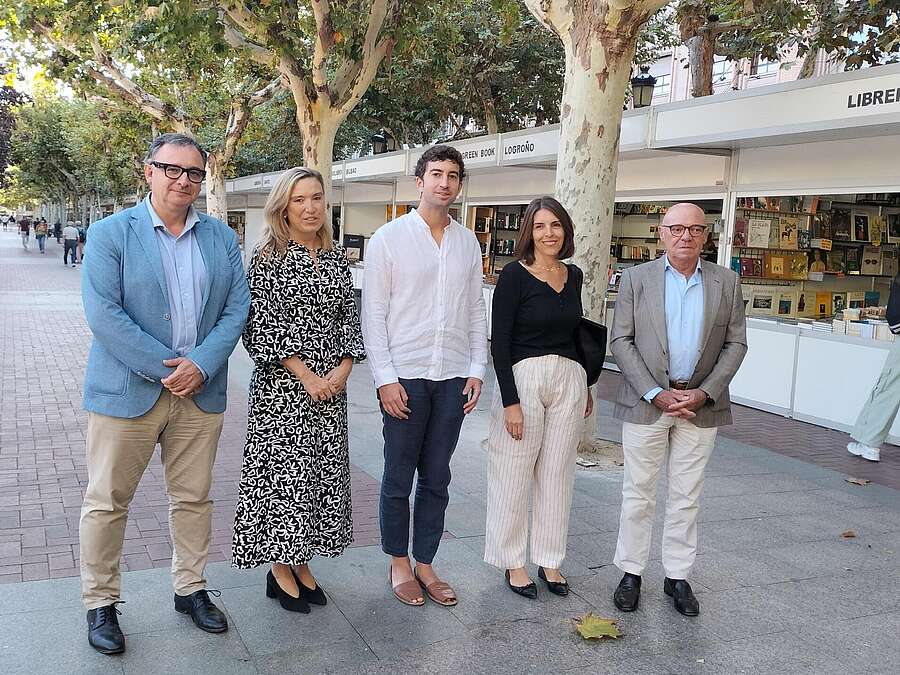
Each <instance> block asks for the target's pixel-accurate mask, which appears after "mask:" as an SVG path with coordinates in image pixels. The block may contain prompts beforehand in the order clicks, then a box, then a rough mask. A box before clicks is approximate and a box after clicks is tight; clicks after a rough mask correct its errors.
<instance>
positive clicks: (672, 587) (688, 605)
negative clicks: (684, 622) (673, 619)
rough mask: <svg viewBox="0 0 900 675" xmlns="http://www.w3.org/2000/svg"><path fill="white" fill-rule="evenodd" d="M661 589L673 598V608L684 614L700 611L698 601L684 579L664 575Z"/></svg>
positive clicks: (694, 613) (695, 613) (695, 614)
mask: <svg viewBox="0 0 900 675" xmlns="http://www.w3.org/2000/svg"><path fill="white" fill-rule="evenodd" d="M663 591H664V592H665V594H666V595H668V596H670V597H671V598H673V599H674V600H675V609H677V610H678V611H679V612H681V613H682V614H684V615H685V616H697V615H698V614H699V613H700V603H699V602H697V598H695V597H694V591H692V590H691V585H690V584H689V583H688V582H687V581H686V580H685V579H670V578H669V577H666V580H665V581H664V582H663Z"/></svg>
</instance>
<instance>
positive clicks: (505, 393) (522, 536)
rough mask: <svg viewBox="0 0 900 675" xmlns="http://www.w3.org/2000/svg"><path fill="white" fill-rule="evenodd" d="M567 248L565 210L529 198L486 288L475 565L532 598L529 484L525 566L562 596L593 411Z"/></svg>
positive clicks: (575, 273) (575, 276) (577, 283)
mask: <svg viewBox="0 0 900 675" xmlns="http://www.w3.org/2000/svg"><path fill="white" fill-rule="evenodd" d="M574 250H575V246H574V231H573V228H572V219H571V218H570V217H569V214H568V213H567V212H566V210H565V209H564V208H563V207H562V205H561V204H560V203H559V202H558V201H556V200H555V199H553V198H552V197H541V198H539V199H535V200H534V201H532V202H531V204H529V205H528V209H527V210H526V211H525V216H524V218H523V221H522V234H521V237H520V239H519V244H518V246H517V249H516V257H517V260H516V261H515V262H511V263H509V264H508V265H507V266H506V267H504V268H503V271H502V272H501V273H500V279H499V280H498V282H497V289H496V290H495V292H494V301H493V328H492V338H491V353H492V355H493V357H494V369H495V370H496V373H497V385H498V386H497V391H496V392H495V395H494V403H493V407H492V417H491V429H490V436H489V438H488V449H489V461H488V499H487V527H486V540H485V553H484V559H485V561H486V562H488V563H490V564H492V565H494V566H495V567H499V568H501V569H505V570H506V581H507V584H508V585H509V587H510V588H511V589H512V590H513V591H514V592H516V593H518V594H519V595H524V596H525V597H529V598H534V597H536V596H537V588H536V587H535V585H534V583H533V582H532V581H531V579H530V577H529V576H528V571H527V570H526V569H525V546H526V538H527V522H526V518H527V513H528V490H529V488H532V491H533V516H532V528H531V560H532V562H533V563H535V564H536V565H538V566H539V567H538V576H539V577H540V578H541V579H542V580H543V581H544V582H545V583H546V584H547V587H548V589H549V590H550V591H551V592H553V593H556V594H557V595H566V594H567V593H568V592H569V585H568V583H567V582H566V580H565V579H564V578H563V576H562V575H561V574H560V571H559V567H560V565H561V563H562V560H563V558H564V557H565V553H566V537H567V534H568V526H569V509H570V507H571V504H572V484H573V482H574V480H575V458H576V452H577V449H578V442H579V440H580V438H581V431H582V427H583V418H584V417H585V416H586V415H588V414H589V413H590V409H591V407H592V406H593V402H592V400H591V397H590V392H589V391H588V388H587V376H586V375H585V372H584V368H583V367H582V366H581V364H580V363H579V362H578V357H577V354H576V351H575V328H576V327H577V326H578V323H579V321H580V320H581V311H582V308H581V285H582V280H583V275H582V272H581V270H580V269H579V268H578V267H576V266H575V265H567V264H564V263H562V262H560V260H561V259H564V258H569V257H571V256H572V254H573V253H574Z"/></svg>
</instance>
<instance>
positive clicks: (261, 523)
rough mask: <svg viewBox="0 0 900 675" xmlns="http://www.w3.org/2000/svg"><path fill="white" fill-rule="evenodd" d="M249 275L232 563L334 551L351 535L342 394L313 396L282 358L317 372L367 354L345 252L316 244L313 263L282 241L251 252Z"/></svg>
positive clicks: (287, 560) (300, 558)
mask: <svg viewBox="0 0 900 675" xmlns="http://www.w3.org/2000/svg"><path fill="white" fill-rule="evenodd" d="M247 280H248V282H249V285H250V296H251V303H250V314H249V316H248V318H247V326H246V328H245V329H244V334H243V341H244V346H245V347H246V349H247V352H248V353H249V355H250V357H251V358H252V359H253V361H254V364H255V368H254V370H253V376H252V378H251V380H250V405H249V416H248V421H247V443H246V446H245V447H244V460H243V467H242V469H241V483H240V491H239V494H238V503H237V509H236V512H235V520H234V539H233V542H232V564H233V566H234V567H240V568H249V567H256V566H258V565H262V564H265V563H271V562H279V563H284V564H302V563H305V562H307V561H309V560H310V559H311V558H312V557H313V556H317V555H318V556H328V557H335V556H338V555H340V554H341V553H342V552H343V551H344V549H345V548H346V547H347V546H348V545H349V544H350V542H351V541H352V539H353V523H352V519H351V513H350V458H349V451H348V445H347V394H346V392H341V393H340V394H339V395H337V396H335V397H333V398H331V399H329V400H327V401H314V400H312V399H311V398H310V396H309V394H307V393H306V390H305V389H304V388H303V385H302V384H300V381H299V380H298V379H297V378H296V377H294V375H293V374H291V373H290V372H289V371H288V370H287V369H286V368H285V367H284V366H282V365H281V359H284V358H288V357H290V356H293V355H295V354H296V355H298V356H299V357H300V358H301V359H302V360H303V362H304V363H305V364H306V365H307V366H308V367H309V368H310V369H311V370H312V371H313V372H315V373H316V374H317V375H319V376H324V375H325V374H327V373H328V372H329V371H330V370H331V369H332V368H334V367H335V366H337V365H338V364H339V363H340V362H341V360H342V359H343V358H344V357H347V356H350V357H353V358H355V359H361V358H365V352H364V350H363V340H362V333H361V331H360V327H359V314H358V312H357V309H356V303H355V301H354V296H353V282H352V278H351V275H350V267H349V264H348V262H347V256H346V253H345V251H344V249H343V248H342V247H339V246H335V248H333V249H332V250H330V251H320V252H319V254H318V269H317V268H316V264H315V263H314V261H313V257H312V255H310V252H309V250H308V249H306V248H305V247H304V246H302V245H300V244H297V243H294V242H290V243H289V244H288V247H287V249H286V251H285V253H284V255H283V256H280V255H278V254H274V255H269V256H265V255H260V254H259V253H258V252H257V253H256V254H255V255H254V257H253V260H252V261H251V263H250V269H249V271H248V272H247Z"/></svg>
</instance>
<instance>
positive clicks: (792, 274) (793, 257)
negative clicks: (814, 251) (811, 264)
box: [785, 252, 809, 281]
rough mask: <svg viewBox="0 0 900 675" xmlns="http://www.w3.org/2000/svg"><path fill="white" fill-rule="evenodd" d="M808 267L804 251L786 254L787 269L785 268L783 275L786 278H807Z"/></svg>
mask: <svg viewBox="0 0 900 675" xmlns="http://www.w3.org/2000/svg"><path fill="white" fill-rule="evenodd" d="M808 269H809V268H808V265H807V259H806V253H802V252H797V253H788V254H787V269H786V270H785V276H786V277H787V278H788V279H797V280H800V281H802V280H804V279H807V278H808V276H809V275H808V274H807V270H808Z"/></svg>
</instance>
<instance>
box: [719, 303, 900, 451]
mask: <svg viewBox="0 0 900 675" xmlns="http://www.w3.org/2000/svg"><path fill="white" fill-rule="evenodd" d="M747 344H748V351H747V357H746V358H745V359H744V362H743V364H742V365H741V368H740V370H739V371H738V372H737V375H736V376H735V378H734V380H733V381H732V383H731V387H730V391H731V399H732V400H733V401H734V402H735V403H739V404H741V405H746V406H749V407H751V408H757V409H760V410H767V411H769V412H774V413H778V414H780V415H784V416H785V417H791V418H793V419H797V420H800V421H802V422H809V423H811V424H817V425H819V426H823V427H828V428H830V429H837V430H838V431H850V429H852V427H853V424H854V422H855V421H856V417H857V415H859V411H860V410H862V407H863V405H864V404H865V402H866V399H867V398H868V396H869V393H870V392H871V391H872V388H873V387H874V386H875V383H876V382H877V380H878V376H879V375H880V374H881V369H882V367H883V366H884V362H885V359H886V358H887V355H888V352H889V350H890V348H891V346H892V343H891V342H887V341H882V340H871V339H866V338H860V337H854V336H851V335H838V334H833V333H817V332H813V331H810V330H807V329H805V328H800V327H799V326H797V325H786V324H781V323H777V322H774V321H767V320H764V319H754V318H748V319H747ZM888 442H890V443H894V444H900V422H898V421H897V420H895V421H894V425H893V427H891V433H890V435H889V436H888Z"/></svg>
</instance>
